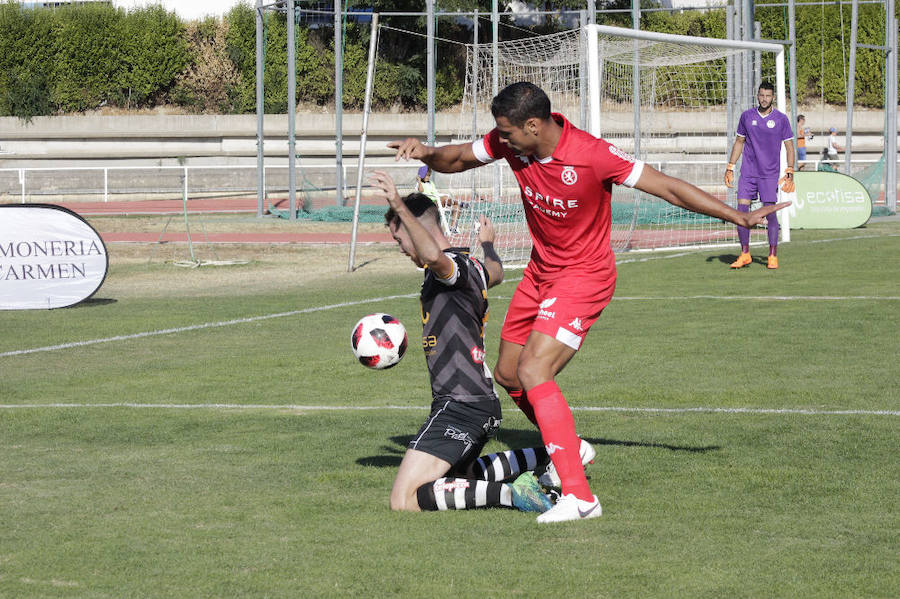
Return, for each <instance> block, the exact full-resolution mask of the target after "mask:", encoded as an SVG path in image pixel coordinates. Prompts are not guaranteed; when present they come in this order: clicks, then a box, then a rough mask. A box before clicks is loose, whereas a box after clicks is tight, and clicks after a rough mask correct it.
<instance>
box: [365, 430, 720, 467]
mask: <svg viewBox="0 0 900 599" xmlns="http://www.w3.org/2000/svg"><path fill="white" fill-rule="evenodd" d="M412 438H413V436H412V435H395V436H393V437H391V438H390V441H391V442H392V443H394V445H393V446H390V445H382V446H381V451H383V452H385V454H386V455H376V456H367V457H362V458H358V459H357V460H356V463H357V464H359V465H360V466H373V467H375V468H396V467H397V466H399V465H400V460H402V459H403V454H404V453H406V447H407V446H408V445H409V441H410V440H411V439H412ZM584 439H585V441H587V442H588V443H591V444H592V445H593V446H594V447H599V446H603V445H617V446H619V447H646V448H650V449H667V450H669V451H686V452H689V453H705V452H708V451H719V450H720V449H722V448H721V446H719V445H705V446H702V447H696V446H690V445H671V444H669V443H650V442H647V441H622V440H618V439H600V438H597V437H585V438H584ZM497 441H499V442H500V443H502V444H504V445H506V446H507V447H509V448H510V449H524V448H527V447H540V446H541V445H542V442H541V436H540V434H539V433H538V431H537V430H526V429H514V428H510V429H500V432H499V433H497ZM387 454H389V455H387Z"/></svg>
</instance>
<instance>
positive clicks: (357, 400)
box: [0, 221, 900, 598]
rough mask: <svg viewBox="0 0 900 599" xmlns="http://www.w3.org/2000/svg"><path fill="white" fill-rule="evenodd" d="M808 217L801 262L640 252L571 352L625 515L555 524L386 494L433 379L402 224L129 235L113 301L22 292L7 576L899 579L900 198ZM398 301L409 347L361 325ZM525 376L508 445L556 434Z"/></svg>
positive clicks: (539, 587) (715, 584)
mask: <svg viewBox="0 0 900 599" xmlns="http://www.w3.org/2000/svg"><path fill="white" fill-rule="evenodd" d="M793 236H794V240H793V241H792V242H791V243H790V244H786V245H783V246H782V247H781V248H780V251H779V256H780V260H781V264H782V267H781V269H780V270H778V271H776V272H770V271H767V270H766V268H765V267H764V266H763V265H762V264H760V263H759V262H757V263H754V264H753V265H752V267H750V268H746V269H743V270H741V271H736V272H735V271H731V270H729V269H728V267H727V263H728V262H730V260H731V259H733V257H734V255H735V253H736V252H735V249H717V250H707V251H703V252H678V253H673V254H665V253H653V254H623V255H620V256H619V261H620V264H619V286H618V290H617V292H616V299H615V300H614V301H613V303H612V304H611V305H610V306H609V308H608V309H607V311H606V313H605V314H604V316H603V317H602V318H601V319H600V321H599V322H598V323H597V325H595V327H594V329H593V331H592V332H591V335H590V336H589V337H588V340H587V341H586V343H585V345H584V346H583V348H582V350H581V351H580V352H579V355H578V356H577V357H576V358H575V359H574V360H573V362H572V363H571V364H570V366H569V367H568V368H567V369H566V370H565V371H564V372H563V373H562V375H561V376H560V377H559V383H560V386H561V387H562V389H563V391H564V392H565V393H566V395H567V398H568V400H569V402H570V404H571V405H572V406H573V408H574V409H575V410H576V411H575V419H576V424H577V427H578V430H579V433H580V434H581V435H582V436H583V437H585V438H587V439H588V440H590V441H591V442H593V443H594V444H595V446H596V447H597V450H598V456H597V460H596V462H595V463H594V464H593V465H591V466H590V467H589V468H588V476H589V478H590V482H591V486H592V488H593V489H594V491H595V492H596V493H597V495H598V496H599V497H600V500H601V502H602V503H603V510H604V514H603V517H602V518H598V519H594V520H590V521H584V522H575V523H564V524H557V525H540V526H539V525H538V524H536V523H535V521H534V515H533V514H523V513H520V512H516V511H507V510H484V511H472V512H443V513H426V514H406V513H404V514H396V513H392V512H390V510H389V509H388V507H387V501H388V494H389V491H390V486H391V482H392V480H393V475H394V473H395V470H396V467H397V465H398V464H399V462H400V457H401V456H402V454H403V451H404V448H405V444H406V441H407V440H408V438H409V436H410V435H412V434H413V433H414V432H415V431H416V430H417V429H418V427H419V426H420V424H421V422H422V421H423V419H424V417H425V415H426V414H427V411H426V408H427V406H428V404H429V401H430V395H429V391H428V376H427V373H426V371H425V367H424V360H423V359H422V356H421V354H420V353H419V350H418V348H417V344H416V339H417V334H418V332H419V330H420V329H419V325H418V321H417V319H418V304H417V299H416V297H417V291H418V285H419V281H420V277H421V274H420V273H418V272H416V270H415V269H414V267H413V266H412V265H411V264H410V263H409V262H408V260H406V259H405V258H404V257H402V256H400V255H399V254H398V253H397V252H396V250H395V249H393V248H386V247H380V246H364V247H362V248H361V249H360V250H359V253H358V256H357V262H358V263H359V264H363V266H362V267H360V268H359V269H358V270H357V271H356V272H354V273H352V274H351V273H346V272H344V271H345V270H346V260H347V258H346V248H343V249H341V248H297V247H290V248H261V249H252V250H251V249H247V248H237V249H232V250H230V251H231V252H232V253H233V254H236V255H240V256H242V257H246V258H249V259H250V260H249V264H246V265H243V266H229V267H220V268H210V269H204V268H201V269H196V270H186V269H180V268H177V267H175V266H172V265H170V264H166V263H163V262H162V261H159V260H157V261H155V262H151V263H150V264H147V255H149V253H150V250H149V249H148V248H143V249H134V248H131V247H124V246H121V247H120V246H114V247H112V248H110V254H111V263H112V266H111V269H110V273H109V277H108V279H107V281H106V282H105V284H104V286H103V287H102V288H101V289H100V291H99V292H98V293H97V294H96V296H95V297H94V298H93V299H92V300H91V301H88V302H86V303H83V304H82V305H80V306H78V307H75V308H71V309H63V310H55V311H49V312H0V405H2V406H3V407H2V408H0V456H2V457H0V596H2V597H238V596H240V597H243V596H248V597H454V598H456V597H473V598H481V597H561V598H563V597H575V596H581V597H666V598H669V597H691V598H693V597H713V598H718V597H817V598H818V597H841V598H843V597H897V596H900V574H898V567H897V566H898V560H897V556H898V553H900V542H898V539H900V525H898V499H897V498H898V497H900V468H898V459H897V448H898V437H900V435H898V430H900V427H898V424H900V400H898V391H897V390H898V389H900V375H898V371H897V358H898V353H897V351H898V341H897V340H898V332H900V326H898V325H900V316H898V312H900V310H898V308H900V287H898V281H900V262H898V260H897V259H896V256H898V255H900V222H898V221H886V222H880V223H874V224H869V225H868V226H866V227H865V228H861V229H857V230H853V231H817V232H813V231H795V232H794V233H793ZM142 252H143V253H142ZM222 253H227V251H226V250H223V252H222ZM754 254H755V255H756V256H762V255H763V254H764V250H762V249H756V250H755V251H754ZM240 256H239V257H240ZM508 276H509V279H513V280H515V279H517V278H518V276H519V273H518V272H517V271H512V272H510V273H509V275H508ZM513 287H514V282H507V283H504V284H502V285H501V286H499V287H496V288H494V289H493V290H492V293H491V296H490V299H491V305H492V312H493V315H492V319H491V322H490V323H489V325H488V352H489V359H491V358H490V356H494V357H495V356H496V346H497V340H498V334H499V329H500V323H501V322H502V317H503V314H504V311H505V307H506V304H507V302H508V301H509V297H510V295H511V294H512V291H513ZM378 298H389V299H378ZM373 311H385V312H390V313H392V314H394V315H396V316H397V317H399V318H400V319H401V320H402V321H403V322H404V323H405V324H406V325H407V328H408V329H409V331H410V333H411V334H410V337H411V340H412V341H413V342H412V343H411V349H410V351H409V352H408V354H407V356H406V358H405V359H404V361H403V362H401V364H400V365H399V366H397V367H396V368H394V369H392V370H389V371H384V372H375V371H369V370H366V369H364V368H363V367H361V366H360V365H358V364H357V363H356V362H355V361H354V359H353V356H352V355H351V353H350V349H349V332H350V327H351V326H352V324H353V323H354V322H355V321H356V319H357V318H359V317H360V316H362V315H363V314H366V313H369V312H373ZM200 325H204V326H200ZM31 350H34V351H31ZM502 400H503V405H504V410H505V412H504V415H505V419H504V425H503V429H502V431H501V433H500V435H499V437H498V439H497V440H496V441H494V442H492V444H491V445H490V446H489V447H488V449H489V450H500V449H505V448H507V447H521V446H528V445H535V444H538V443H539V437H538V434H537V432H536V431H535V430H534V429H533V428H532V427H531V426H530V424H529V423H528V421H527V420H526V419H525V418H524V417H523V416H522V415H521V414H520V413H519V412H518V411H517V409H516V408H515V406H514V405H513V404H512V403H511V402H510V401H509V399H508V398H507V397H506V396H505V395H502ZM362 408H364V409H362Z"/></svg>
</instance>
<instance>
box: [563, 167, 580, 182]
mask: <svg viewBox="0 0 900 599" xmlns="http://www.w3.org/2000/svg"><path fill="white" fill-rule="evenodd" d="M560 178H561V179H562V182H563V183H565V184H566V185H575V183H577V182H578V173H576V172H575V167H574V166H564V167H563V171H562V175H561V176H560Z"/></svg>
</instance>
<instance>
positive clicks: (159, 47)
mask: <svg viewBox="0 0 900 599" xmlns="http://www.w3.org/2000/svg"><path fill="white" fill-rule="evenodd" d="M376 4H377V5H376V6H375V9H376V10H400V9H403V10H410V11H415V10H421V7H419V6H413V5H410V6H405V5H404V6H400V4H402V2H401V1H400V0H398V1H397V2H394V3H393V4H391V5H390V6H387V5H385V6H381V4H384V2H379V3H376ZM439 4H440V6H439V8H442V9H445V10H457V9H471V8H473V7H474V4H473V5H472V6H468V4H470V3H467V2H466V1H465V0H445V1H444V2H440V3H439ZM606 4H609V3H605V4H604V3H600V4H598V6H605V5H606ZM445 5H446V6H445ZM550 5H551V6H553V7H555V8H559V7H563V6H568V5H572V6H569V8H580V6H575V5H574V4H573V3H572V2H567V1H566V0H556V1H555V2H552V1H551V2H550ZM348 8H352V6H351V5H350V4H349V3H348ZM796 15H797V20H796V32H797V40H798V42H797V71H798V88H799V89H798V100H799V101H800V102H812V101H820V100H821V101H824V102H828V103H833V104H841V103H843V102H844V100H845V86H846V83H845V82H846V77H847V76H846V75H845V71H846V64H847V61H848V59H849V43H850V31H849V29H850V11H849V9H847V10H841V7H840V6H824V7H820V6H798V7H797V12H796ZM392 18H393V19H394V20H389V19H383V20H382V23H383V24H386V25H389V27H385V28H382V30H381V34H380V39H379V44H378V49H379V50H378V62H377V78H376V82H375V86H374V90H373V105H374V107H375V108H376V109H398V108H399V109H421V108H422V107H423V106H424V105H425V102H426V94H425V88H426V85H425V70H426V69H425V66H426V55H425V38H424V36H421V35H412V34H411V33H410V32H420V31H424V30H425V22H424V18H422V17H392ZM265 19H266V21H265V41H264V48H265V50H264V52H265V54H264V60H265V74H264V77H265V79H264V81H265V98H264V103H265V110H266V112H272V113H279V112H282V113H283V112H285V111H286V110H287V104H288V99H287V75H288V69H287V27H286V21H285V16H284V15H283V14H278V13H274V12H267V13H266V15H265ZM509 19H510V17H509V16H508V15H506V16H504V17H503V18H502V23H501V36H503V38H504V39H511V38H515V37H523V36H527V35H534V34H540V33H549V32H552V31H556V30H559V29H561V28H562V27H563V25H562V24H561V21H560V20H559V19H556V18H550V19H548V20H547V21H546V22H545V23H544V24H542V25H540V26H536V27H531V28H528V29H525V28H523V27H521V26H519V25H514V24H513V23H512V21H510V20H509ZM756 19H757V20H758V21H759V22H760V25H761V31H762V37H764V38H767V39H787V37H788V31H787V17H786V11H785V9H784V8H783V7H776V6H771V7H770V6H766V5H765V4H757V5H756ZM328 21H329V20H328V19H319V20H318V21H302V22H301V23H300V26H299V27H297V29H296V67H297V88H296V89H297V94H296V98H297V102H298V103H300V104H307V105H324V106H330V105H332V104H333V102H334V93H335V83H334V57H335V49H334V35H333V27H332V26H331V24H330V22H328ZM598 22H601V23H606V24H616V25H623V26H629V25H630V16H628V15H624V14H622V13H599V14H598ZM841 22H843V24H844V27H843V28H841V27H840V26H836V24H839V23H841ZM469 23H470V21H465V20H463V19H453V18H448V17H443V18H440V19H439V20H438V27H439V32H438V38H439V41H438V44H437V51H438V66H437V73H436V90H437V97H436V106H437V108H438V109H442V108H447V107H449V106H452V105H454V104H456V103H458V102H459V101H460V99H461V98H462V94H463V85H464V78H465V44H467V43H471V41H472V29H471V27H470V26H469ZM826 24H827V25H826ZM642 27H643V28H644V29H647V30H652V31H660V32H665V33H679V34H687V35H692V36H707V37H718V38H722V37H725V17H724V12H723V11H722V10H708V11H689V12H671V13H669V12H645V13H643V15H642ZM369 33H370V26H369V24H368V23H367V22H365V21H359V22H357V21H355V20H353V19H352V18H351V19H348V22H347V23H346V24H345V26H344V29H343V34H344V35H343V45H344V47H343V49H342V50H343V73H344V79H343V102H344V106H346V107H347V108H351V109H353V108H360V107H361V106H362V104H363V97H364V92H365V78H366V67H367V60H368V44H369ZM883 35H884V16H883V9H882V7H881V5H861V6H860V8H859V39H858V42H859V43H867V44H881V43H883V41H882V38H883ZM489 37H490V26H489V25H485V24H484V21H482V26H481V27H480V35H479V38H480V40H479V41H482V42H484V41H488V40H489ZM446 40H452V41H453V42H456V43H448V42H447V41H446ZM884 79H885V73H884V61H883V58H882V55H881V53H880V52H879V51H875V50H868V49H860V50H859V51H858V53H857V73H856V99H855V101H856V103H857V104H858V105H862V106H875V107H881V106H883V105H884V95H885V88H884ZM160 103H174V104H177V105H181V106H183V107H185V108H186V109H188V110H190V111H195V112H208V113H251V112H254V111H255V109H256V10H255V8H253V7H252V6H251V5H250V4H249V3H244V4H239V5H237V6H235V7H234V8H233V9H231V10H230V11H229V12H228V13H227V14H226V15H225V16H224V18H222V19H216V18H208V19H205V20H203V21H200V22H191V23H184V22H182V21H181V19H180V18H179V17H178V16H177V15H175V13H172V12H167V11H166V10H165V9H164V8H162V7H161V6H151V7H148V8H143V9H134V10H128V11H126V10H125V9H122V8H114V7H112V6H111V5H107V4H87V5H80V6H69V7H64V8H59V9H47V8H38V9H33V8H24V7H23V6H22V5H21V4H18V3H14V2H12V0H7V1H6V2H5V3H3V4H0V116H9V115H13V116H18V117H21V118H23V119H30V118H32V117H34V116H39V115H49V114H61V113H71V112H80V111H86V110H92V109H96V108H98V107H100V106H104V105H110V106H117V107H122V108H147V107H152V106H155V105H157V104H160Z"/></svg>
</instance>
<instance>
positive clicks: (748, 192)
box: [725, 81, 794, 269]
mask: <svg viewBox="0 0 900 599" xmlns="http://www.w3.org/2000/svg"><path fill="white" fill-rule="evenodd" d="M756 99H757V101H758V102H759V106H758V107H757V108H751V109H750V110H746V111H744V113H743V114H741V118H740V120H739V121H738V127H737V138H735V140H734V146H733V147H732V148H731V156H730V158H729V159H728V167H727V168H726V170H725V185H726V186H728V187H732V186H733V184H734V165H735V163H736V162H737V160H738V158H740V156H741V153H743V155H744V161H743V162H742V163H741V176H740V179H739V181H738V190H737V201H738V210H740V211H741V212H750V204H751V203H752V201H753V200H755V199H756V198H757V197H758V198H759V201H760V202H762V203H763V205H771V204H775V203H776V202H777V201H778V185H779V184H781V185H782V187H781V189H782V190H783V191H785V192H787V193H790V192H792V191H794V132H793V130H792V129H791V122H790V121H789V120H788V118H787V116H786V115H785V114H784V113H783V112H780V111H778V110H775V107H774V106H773V105H772V103H773V102H774V100H775V87H774V86H773V85H772V84H771V83H769V82H767V81H763V82H762V83H761V84H760V86H759V91H758V92H757V94H756ZM782 144H784V149H785V150H786V151H787V168H786V169H785V172H784V176H783V177H781V179H779V175H780V174H781V145H782ZM766 218H767V220H766V226H767V229H768V234H769V258H768V263H767V265H768V267H769V268H771V269H775V268H778V232H779V226H778V218H777V217H776V216H775V213H774V212H773V213H771V214H769V215H768V216H767V217H766ZM737 229H738V239H739V240H740V242H741V255H740V256H738V259H737V260H735V261H734V262H733V263H732V264H731V268H743V267H744V266H747V265H749V264H750V263H751V262H753V258H751V257H750V230H749V229H747V228H746V227H741V226H738V228H737Z"/></svg>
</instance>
